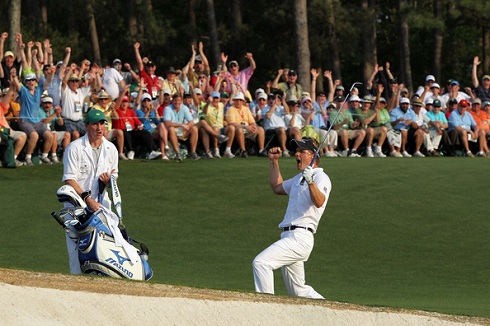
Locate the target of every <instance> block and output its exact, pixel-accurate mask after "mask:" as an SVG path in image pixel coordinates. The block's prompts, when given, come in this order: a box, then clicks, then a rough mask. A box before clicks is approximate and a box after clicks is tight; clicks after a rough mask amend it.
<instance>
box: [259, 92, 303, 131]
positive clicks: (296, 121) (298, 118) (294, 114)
mask: <svg viewBox="0 0 490 326" xmlns="http://www.w3.org/2000/svg"><path fill="white" fill-rule="evenodd" d="M271 95H272V96H271ZM271 95H269V101H270V100H271V98H272V100H274V99H275V95H273V94H271ZM286 105H287V106H288V110H287V112H288V113H287V114H286V115H285V116H284V122H285V123H286V126H287V128H288V130H287V132H288V136H289V138H290V139H296V140H301V138H302V135H301V129H303V128H304V127H305V126H307V125H309V124H310V120H311V114H310V115H308V117H307V119H305V118H304V117H303V115H302V114H301V105H300V103H299V101H298V100H295V101H289V102H286Z"/></svg>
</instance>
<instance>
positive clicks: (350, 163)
mask: <svg viewBox="0 0 490 326" xmlns="http://www.w3.org/2000/svg"><path fill="white" fill-rule="evenodd" d="M489 164H490V161H488V160H485V159H464V158H443V159H430V158H427V159H389V158H388V159H365V158H361V159H330V160H327V159H322V162H321V166H322V167H324V168H325V170H326V172H327V173H328V174H329V176H330V178H331V180H332V184H333V190H332V193H331V197H330V200H329V204H328V207H327V210H326V212H325V214H324V216H323V218H322V221H321V223H320V227H319V230H318V233H317V235H316V236H315V241H316V244H315V249H314V251H313V253H312V255H311V257H310V260H309V261H308V262H307V264H306V275H307V281H308V283H309V284H311V285H312V286H314V287H315V289H316V290H317V291H318V292H320V293H321V294H323V295H324V296H325V297H326V298H328V299H330V300H337V301H345V302H352V303H359V304H365V305H374V306H377V305H379V306H389V307H397V308H409V309H421V310H429V311H439V312H442V313H450V314H462V315H470V316H482V317H490V309H489V302H490V300H489V299H490V239H489V237H488V229H489V228H490V220H489V219H488V204H487V203H488V190H487V189H488V179H487V177H486V175H485V173H484V171H486V170H487V169H488V165H489ZM268 167H269V164H268V160H267V159H263V158H262V159H259V158H255V157H251V158H249V159H248V160H243V159H233V160H226V159H221V160H200V161H198V162H193V161H186V162H185V163H184V164H176V163H173V162H172V163H164V162H160V161H151V162H147V161H134V162H121V163H120V178H119V182H118V183H119V188H120V190H121V194H122V197H123V212H124V215H125V220H124V222H125V224H126V226H127V228H128V230H129V233H130V235H132V236H133V237H134V238H136V239H139V240H141V241H143V242H145V243H146V244H147V245H148V246H149V247H150V251H151V253H150V262H151V265H152V268H153V270H154V272H155V276H154V279H153V280H152V281H154V282H159V283H167V284H179V285H187V286H194V287H202V288H214V289H227V290H238V291H246V292H252V291H253V277H252V271H251V262H252V260H253V258H254V257H255V255H256V254H258V253H259V252H260V251H261V250H262V249H264V248H265V247H266V246H268V245H269V244H271V243H272V242H273V241H275V240H276V239H278V237H279V235H280V231H279V230H278V229H277V224H278V223H279V222H280V221H281V219H282V217H283V215H284V211H285V208H286V204H287V197H286V196H276V195H273V194H272V192H271V190H270V187H269V185H268ZM281 168H282V173H283V176H284V177H285V178H289V177H291V176H293V175H294V174H295V173H296V170H295V163H294V159H292V158H291V159H284V160H281ZM61 176H62V166H61V165H55V166H45V165H41V166H36V167H33V168H18V169H13V170H7V169H0V180H2V185H3V192H2V195H1V203H2V216H1V217H0V230H1V233H2V234H1V237H0V265H1V266H2V267H8V268H22V269H28V270H37V271H47V272H60V271H61V272H66V273H68V266H67V254H66V249H65V240H64V234H63V231H62V230H61V228H60V227H59V226H57V224H56V223H55V222H54V221H53V220H52V218H51V217H50V213H51V211H58V210H59V209H60V208H61V206H60V204H59V203H58V202H57V200H56V197H55V191H56V189H57V188H58V187H59V186H60V185H61ZM280 274H281V273H280V272H279V271H277V272H276V293H277V294H286V291H285V287H284V285H283V282H282V279H281V275H280Z"/></svg>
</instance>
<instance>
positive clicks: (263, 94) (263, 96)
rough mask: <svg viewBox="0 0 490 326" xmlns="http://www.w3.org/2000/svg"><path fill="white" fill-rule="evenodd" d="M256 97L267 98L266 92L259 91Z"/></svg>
mask: <svg viewBox="0 0 490 326" xmlns="http://www.w3.org/2000/svg"><path fill="white" fill-rule="evenodd" d="M257 98H258V99H259V100H260V99H264V100H267V94H266V93H264V92H262V93H260V94H259V95H258V97H257Z"/></svg>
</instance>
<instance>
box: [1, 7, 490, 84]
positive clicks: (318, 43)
mask: <svg viewBox="0 0 490 326" xmlns="http://www.w3.org/2000/svg"><path fill="white" fill-rule="evenodd" d="M11 1H14V0H9V1H3V2H1V3H0V10H1V11H2V12H4V13H8V12H9V7H10V2H11ZM87 1H90V4H91V5H92V7H93V9H94V15H95V21H96V26H97V33H98V40H99V47H100V52H101V63H102V64H109V63H111V62H112V60H113V59H114V58H116V57H118V58H120V59H122V60H123V61H125V62H130V63H134V50H133V43H134V42H135V41H139V42H141V44H142V47H141V52H142V54H143V55H145V56H148V57H149V58H151V59H152V60H153V61H155V62H156V63H157V65H158V67H160V70H159V71H160V72H162V71H164V69H166V67H168V66H175V67H181V66H183V65H185V64H186V62H187V61H188V60H189V58H190V55H191V43H192V42H193V41H202V42H203V43H204V46H205V51H206V53H207V54H208V55H209V59H210V63H211V65H212V70H214V68H215V67H216V65H217V62H216V58H214V56H212V53H211V37H210V33H209V26H210V24H209V21H208V15H207V12H206V10H207V1H206V0H187V1H177V2H176V1H169V0H158V1H152V0H123V1H121V0H118V1H116V0H98V1H95V0H84V1H81V0H70V1H68V0H62V1H60V0H56V1H55V0H43V1H36V0H24V1H22V7H21V32H22V34H23V35H24V40H25V41H29V40H34V41H42V40H43V39H45V38H49V39H50V40H51V42H52V44H53V49H54V56H55V60H57V59H60V58H61V57H62V55H63V51H64V49H65V47H67V46H70V47H72V49H73V52H72V53H73V60H74V61H76V62H79V61H80V60H82V59H83V58H89V59H90V60H93V56H94V54H93V47H92V44H91V38H90V32H89V24H88V12H87V5H86V4H87ZM435 1H437V0H409V1H405V3H406V8H404V9H403V10H406V13H407V20H408V25H409V31H410V35H409V48H410V64H411V71H412V76H413V81H411V82H413V84H414V86H416V85H421V84H422V83H423V81H424V78H425V75H427V74H436V73H438V72H435V71H433V70H434V69H435V68H434V67H433V66H434V64H433V63H434V55H435V54H434V29H439V31H440V33H441V35H442V51H441V53H442V55H441V60H440V70H441V71H440V76H441V82H442V81H445V80H447V79H449V78H453V79H458V80H459V81H460V82H463V83H464V84H465V85H469V83H470V68H471V62H472V58H473V56H475V55H478V56H480V58H481V59H482V61H483V64H482V65H481V66H480V69H481V71H479V73H480V74H482V73H489V72H490V71H488V69H489V68H490V44H489V43H490V36H489V29H490V26H489V25H490V22H489V21H488V19H487V17H490V4H489V1H481V0H438V1H440V2H441V5H442V8H443V9H442V16H441V17H436V16H435V15H434V3H435ZM330 2H331V3H332V4H333V11H334V12H333V14H334V18H335V30H336V36H337V47H338V56H339V58H340V68H341V71H340V72H338V74H339V75H340V74H342V76H343V79H344V81H345V83H346V84H349V83H351V82H353V81H358V80H361V79H362V78H363V69H364V67H366V64H367V62H365V61H366V60H367V59H366V57H365V55H364V57H363V50H364V48H363V44H367V43H366V42H373V41H372V40H366V39H365V38H366V36H364V39H363V35H367V34H363V33H362V31H363V30H362V29H363V24H362V18H363V15H365V14H366V12H364V11H363V9H362V3H363V2H365V3H366V2H368V3H369V8H370V10H371V9H372V10H373V12H374V16H375V19H376V21H375V28H376V38H375V44H374V47H373V48H374V49H377V57H378V63H379V64H380V65H383V64H384V63H385V62H387V61H389V62H390V63H391V66H392V68H393V69H392V70H393V72H394V73H395V74H396V75H397V76H396V77H399V76H402V75H403V74H402V73H401V71H400V70H399V69H400V66H401V60H402V59H401V57H400V50H399V49H400V44H399V42H400V39H399V37H398V35H399V30H398V29H399V24H398V23H399V18H400V12H399V10H398V8H397V5H396V2H393V1H389V0H376V1H374V0H370V1H366V0H364V1H363V0H350V1H347V0H331V1H330ZM326 3H327V1H325V0H309V1H308V31H309V35H304V36H302V37H305V38H307V39H308V41H309V47H310V60H311V66H312V67H315V68H322V69H332V65H333V62H332V60H333V59H332V56H331V55H330V47H329V40H328V36H329V29H328V24H327V16H328V14H329V12H328V10H329V9H328V8H329V7H328V6H327V5H326ZM293 5H294V2H293V0H285V1H278V0H271V1H240V0H214V8H215V17H216V27H217V33H218V38H219V48H220V49H221V51H223V52H225V53H226V54H228V55H229V58H230V60H233V59H236V60H238V62H239V63H240V64H241V65H242V66H246V65H247V60H245V59H244V55H245V53H246V52H252V53H253V54H254V58H255V60H256V62H257V67H258V68H257V70H256V72H255V74H254V77H253V78H252V80H251V86H250V87H252V88H253V87H259V86H260V87H263V86H264V85H263V84H264V83H265V81H267V80H270V79H272V78H273V76H274V75H275V74H276V72H277V69H279V68H285V67H288V68H298V66H300V62H298V57H297V48H296V47H295V44H296V40H295V30H294V28H295V23H294V22H295V17H294V11H293ZM43 6H45V9H46V10H45V12H46V13H47V16H46V18H47V21H46V24H44V22H43V19H42V12H43ZM189 8H193V11H192V15H191V13H190V12H189ZM5 16H6V15H5V14H4V17H5ZM44 25H46V26H44ZM0 28H1V31H10V30H11V24H10V23H9V20H8V19H3V20H2V21H0ZM11 37H13V36H11ZM7 44H8V43H7ZM436 69H437V68H436ZM334 77H335V78H336V77H338V76H335V75H334ZM405 82H407V81H405Z"/></svg>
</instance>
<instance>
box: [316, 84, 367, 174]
mask: <svg viewBox="0 0 490 326" xmlns="http://www.w3.org/2000/svg"><path fill="white" fill-rule="evenodd" d="M356 85H362V83H360V82H355V83H354V84H352V86H351V88H350V89H349V93H347V95H346V96H345V99H344V101H343V102H342V104H341V105H340V107H339V109H338V110H337V114H336V115H335V117H334V118H333V120H332V122H331V123H330V127H328V129H327V132H326V133H325V136H324V137H323V139H322V141H321V143H320V144H319V145H318V148H317V149H316V152H315V155H314V156H313V159H312V160H311V162H310V166H313V164H314V163H315V160H316V159H317V158H318V153H319V152H320V150H321V149H322V147H323V144H324V143H325V141H326V140H327V137H328V134H329V133H330V130H332V127H333V125H334V124H335V122H336V121H337V118H338V116H339V114H340V111H342V110H343V109H344V105H345V102H347V99H348V98H349V97H350V93H351V92H352V90H353V89H354V87H356Z"/></svg>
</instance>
